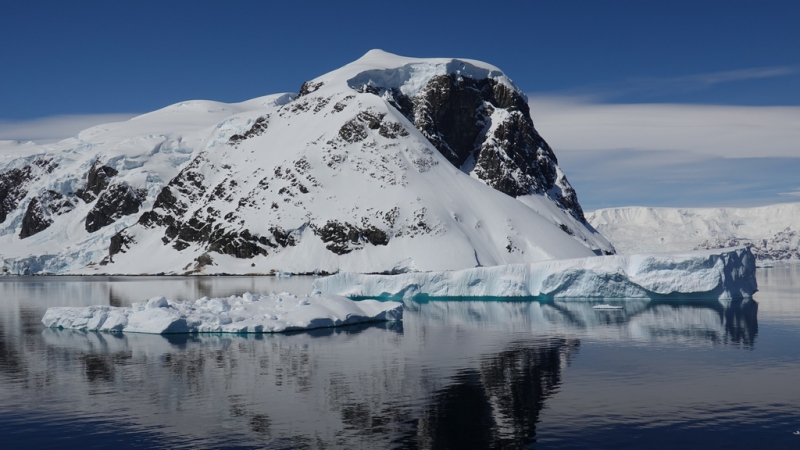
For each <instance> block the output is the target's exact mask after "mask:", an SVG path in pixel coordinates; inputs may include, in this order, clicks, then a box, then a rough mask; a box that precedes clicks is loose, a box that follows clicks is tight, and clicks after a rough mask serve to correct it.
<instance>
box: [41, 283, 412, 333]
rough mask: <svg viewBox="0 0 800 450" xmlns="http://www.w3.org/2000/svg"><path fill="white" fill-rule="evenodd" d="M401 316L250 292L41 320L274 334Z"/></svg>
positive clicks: (370, 306) (344, 302) (76, 311)
mask: <svg viewBox="0 0 800 450" xmlns="http://www.w3.org/2000/svg"><path fill="white" fill-rule="evenodd" d="M402 318H403V305H402V303H398V302H380V301H377V300H364V301H353V300H350V299H348V298H346V297H341V296H337V295H310V296H309V295H305V296H296V295H292V294H289V293H282V294H278V295H276V294H269V295H266V294H264V295H253V294H250V293H249V292H248V293H245V294H244V295H242V296H241V297H237V296H231V297H228V298H208V297H203V298H201V299H198V300H195V301H179V300H167V299H166V298H164V297H153V298H151V299H150V300H148V301H146V302H137V303H133V305H132V306H130V307H114V306H88V307H55V308H48V310H47V312H46V313H45V315H44V317H43V318H42V323H44V324H45V326H47V327H49V328H66V329H73V330H83V331H107V332H133V333H150V334H171V333H278V332H283V331H295V330H310V329H313V328H325V327H336V326H341V325H350V324H355V323H362V322H374V321H395V320H402Z"/></svg>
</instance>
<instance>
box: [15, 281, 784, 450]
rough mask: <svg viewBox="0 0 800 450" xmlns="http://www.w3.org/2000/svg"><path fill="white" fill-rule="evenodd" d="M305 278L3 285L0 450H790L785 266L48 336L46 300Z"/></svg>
mask: <svg viewBox="0 0 800 450" xmlns="http://www.w3.org/2000/svg"><path fill="white" fill-rule="evenodd" d="M311 281H312V280H311V279H310V278H307V277H294V278H288V279H285V278H269V277H262V278H250V277H212V278H179V277H175V278H171V277H152V278H150V277H144V278H143V277H131V278H125V277H109V278H99V277H92V278H77V277H76V278H72V277H33V278H13V277H9V278H0V448H9V449H10V448H28V449H36V448H115V449H128V448H392V447H393V448H452V449H464V448H535V449H556V448H558V449H560V448H598V449H604V448H608V449H612V448H613V449H619V448H682V449H687V448H747V449H752V448H787V449H798V448H800V436H797V435H794V434H792V432H793V431H795V430H800V265H780V266H775V267H774V268H771V269H759V271H758V281H759V287H760V292H758V293H757V294H756V297H755V299H754V300H748V301H733V302H730V301H726V302H707V301H705V302H685V301H682V302H647V301H626V302H615V303H616V304H620V305H623V306H624V309H622V310H617V311H595V310H593V309H592V306H593V305H595V304H598V302H592V301H580V300H572V301H564V302H562V301H557V302H539V301H528V300H522V301H521V300H516V301H502V300H496V301H467V300H464V301H449V302H442V301H428V302H407V303H406V312H405V320H404V321H403V322H402V323H388V324H387V323H384V324H374V325H370V326H356V327H345V328H338V329H325V330H317V331H314V332H308V333H294V334H278V335H249V336H238V335H190V336H187V335H176V336H168V337H163V336H151V335H137V334H124V335H123V334H102V333H84V332H75V331H67V330H51V329H45V328H44V327H43V326H42V325H41V322H40V320H41V317H42V316H43V315H44V312H45V310H46V309H47V308H48V307H50V306H84V305H92V304H110V305H115V306H120V305H128V304H130V303H131V302H133V301H140V300H143V299H146V298H149V297H152V296H155V295H166V296H167V297H170V298H180V299H195V298H199V297H202V296H204V295H208V296H228V295H231V294H242V293H244V292H247V291H249V292H253V293H256V292H269V291H276V292H281V291H289V292H294V293H307V292H309V291H310V284H311Z"/></svg>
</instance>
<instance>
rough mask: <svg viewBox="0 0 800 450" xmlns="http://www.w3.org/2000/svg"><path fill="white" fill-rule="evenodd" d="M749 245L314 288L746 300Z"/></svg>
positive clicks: (342, 278)
mask: <svg viewBox="0 0 800 450" xmlns="http://www.w3.org/2000/svg"><path fill="white" fill-rule="evenodd" d="M755 269H756V265H755V257H754V256H753V254H752V253H751V251H750V249H748V248H746V247H742V248H733V249H724V250H709V251H695V252H686V253H672V254H658V253H652V254H638V255H611V256H596V257H590V258H577V259H567V260H557V261H544V262H538V263H531V264H510V265H503V266H493V267H476V268H472V269H464V270H457V271H447V272H426V273H407V274H400V275H368V274H357V273H339V274H336V275H332V276H329V277H324V278H319V279H317V280H315V281H314V286H313V289H314V292H315V293H324V294H334V295H344V296H347V297H351V298H404V299H410V298H423V297H535V298H542V299H554V298H609V299H660V298H692V299H718V300H719V299H742V298H750V297H751V296H752V294H753V293H755V292H756V291H757V290H758V285H757V283H756V276H755Z"/></svg>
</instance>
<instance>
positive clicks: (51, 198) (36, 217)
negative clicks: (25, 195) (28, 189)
mask: <svg viewBox="0 0 800 450" xmlns="http://www.w3.org/2000/svg"><path fill="white" fill-rule="evenodd" d="M73 209H75V205H74V204H73V203H72V202H71V201H70V200H69V199H67V198H65V197H64V196H63V195H61V194H59V193H58V192H56V191H46V192H44V193H43V194H41V195H40V196H38V197H34V198H33V200H31V201H30V203H28V208H27V210H26V211H25V216H24V217H23V218H22V229H21V230H20V232H19V237H20V239H25V238H26V237H29V236H33V235H34V234H36V233H39V232H41V231H44V230H46V229H47V228H48V227H49V226H50V225H51V224H52V223H53V219H52V218H51V217H53V216H60V215H62V214H66V213H68V212H70V211H72V210H73Z"/></svg>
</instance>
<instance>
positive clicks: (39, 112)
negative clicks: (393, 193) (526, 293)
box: [0, 0, 800, 210]
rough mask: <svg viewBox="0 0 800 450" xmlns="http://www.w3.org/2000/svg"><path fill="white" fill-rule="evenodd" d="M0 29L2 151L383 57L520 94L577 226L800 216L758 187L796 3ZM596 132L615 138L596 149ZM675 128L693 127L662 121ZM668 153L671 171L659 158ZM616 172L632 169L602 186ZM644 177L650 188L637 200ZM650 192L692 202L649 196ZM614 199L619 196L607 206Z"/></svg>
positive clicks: (61, 15) (113, 9) (386, 10)
mask: <svg viewBox="0 0 800 450" xmlns="http://www.w3.org/2000/svg"><path fill="white" fill-rule="evenodd" d="M0 17H2V22H3V24H2V26H0V61H2V70H0V139H29V138H37V137H39V138H41V137H43V136H42V135H41V134H42V133H45V134H47V132H48V131H49V134H51V135H52V136H45V137H48V138H56V137H65V136H68V135H69V134H74V131H76V130H73V128H75V127H81V126H84V125H86V126H88V125H90V124H92V123H96V122H97V121H98V120H99V121H102V120H103V118H104V117H106V118H118V117H124V115H125V114H133V113H142V112H147V111H151V110H154V109H157V108H161V107H163V106H166V105H168V104H172V103H176V102H179V101H183V100H188V99H198V98H199V99H211V100H219V101H227V102H235V101H241V100H246V99H249V98H252V97H257V96H261V95H265V94H270V93H276V92H285V91H296V90H297V89H298V88H299V86H300V84H301V83H302V82H303V81H305V80H307V79H310V78H314V77H316V76H318V75H320V74H322V73H324V72H327V71H329V70H332V69H335V68H337V67H339V66H341V65H343V64H345V63H347V62H349V61H352V60H354V59H356V58H358V57H359V56H361V55H362V54H363V53H365V52H366V51H367V50H369V49H371V48H381V49H384V50H386V51H390V52H393V53H398V54H403V55H408V56H419V57H442V56H453V57H463V58H473V59H479V60H484V61H487V62H490V63H492V64H494V65H496V66H498V67H500V68H502V69H503V70H504V71H505V72H506V73H507V74H508V75H509V76H510V77H511V78H512V79H513V80H514V81H515V82H516V84H517V85H518V86H519V87H520V88H522V89H523V90H524V91H526V92H528V93H529V95H530V97H531V107H532V110H533V112H534V120H535V121H536V123H537V128H538V129H539V131H540V132H541V133H542V135H543V136H544V137H545V139H547V140H548V141H549V142H550V143H551V145H552V146H553V147H554V149H555V151H556V154H557V155H558V156H559V158H560V159H561V161H562V165H563V166H564V169H565V172H566V173H567V175H568V177H569V178H570V180H571V181H572V182H573V184H574V185H575V186H576V189H577V190H578V195H579V198H581V201H582V203H583V204H584V206H585V207H586V209H589V210H591V209H594V208H596V207H602V206H616V205H622V204H631V203H636V204H652V205H670V206H703V205H715V204H741V205H745V204H763V203H769V202H777V201H790V200H793V199H794V200H800V197H798V196H794V195H792V194H791V193H792V192H795V191H800V176H796V177H795V176H794V175H792V174H791V173H787V174H785V175H777V176H776V175H774V174H772V171H770V170H768V168H769V167H772V164H778V165H779V166H780V167H794V168H797V169H800V148H798V144H796V143H795V144H794V146H792V141H793V139H794V138H795V137H796V135H797V128H798V127H800V125H796V126H793V125H792V123H793V119H794V118H795V117H800V116H796V114H798V111H800V26H799V25H798V24H799V23H800V2H798V1H779V0H777V1H768V2H756V1H702V2H697V1H674V0H673V1H568V2H555V1H547V2H545V1H519V2H513V1H512V2H497V1H495V2H491V3H490V2H486V1H481V2H478V1H460V2H431V1H425V2H417V1H405V2H385V1H372V2H348V1H340V2H325V3H323V2H306V1H294V2H254V1H253V2H251V1H230V2H224V3H223V2H210V1H191V2H189V1H159V2H148V1H136V2H134V1H114V2H107V1H75V2H63V1H53V2H44V1H29V2H8V1H5V0H0ZM598 105H630V106H632V107H631V108H629V109H625V110H608V109H602V108H597V106H598ZM667 105H669V106H670V107H673V109H669V108H667V109H664V108H666V107H667ZM708 105H715V106H722V107H724V106H737V107H739V109H736V111H738V113H740V114H738V113H737V115H734V116H731V117H730V123H729V124H728V125H729V128H725V126H723V125H724V124H723V125H720V124H719V123H717V122H718V118H719V117H723V118H724V117H728V116H727V115H726V113H725V111H724V110H720V109H718V108H717V109H714V108H711V109H703V107H704V106H708ZM633 106H635V107H633ZM676 106H680V107H681V108H685V109H680V110H675V109H674V107H676ZM775 106H782V107H785V110H775V109H772V108H770V107H775ZM637 108H638V109H637ZM554 110H555V111H558V112H559V113H558V114H555V113H553V112H552V111H554ZM609 111H611V112H609ZM683 111H685V112H686V114H683ZM776 111H777V112H776ZM781 111H785V112H784V113H782V112H781ZM119 114H121V115H119ZM609 114H611V117H613V118H614V120H616V121H617V122H618V124H622V126H618V127H617V128H615V130H616V131H615V133H616V134H615V135H614V136H611V137H609V136H606V135H607V134H608V133H605V134H604V135H603V136H601V137H599V138H597V139H593V138H592V137H593V136H594V135H596V134H597V133H596V130H597V128H596V127H597V123H602V119H603V118H605V117H609ZM626 114H628V115H627V116H626ZM663 114H667V116H668V117H670V118H671V119H670V120H672V122H671V123H672V126H673V127H675V126H679V129H677V130H675V133H678V134H677V136H678V138H679V139H677V141H676V144H675V145H674V148H664V146H663V145H661V144H660V142H663V139H661V136H662V134H663V133H661V132H659V131H658V130H655V128H654V127H655V126H656V124H657V123H658V120H657V118H659V117H662V116H663ZM642 115H646V116H648V117H651V116H652V117H655V118H656V119H654V121H653V123H650V124H647V125H646V127H640V124H637V123H636V121H635V120H633V119H636V118H639V117H641V116H642ZM54 116H58V117H54ZM684 116H685V117H689V118H692V119H691V121H688V122H686V123H685V124H681V122H680V121H679V120H677V119H675V118H676V117H677V118H680V117H684ZM775 117H777V118H778V119H784V120H779V122H781V123H782V125H781V126H780V127H778V128H777V129H775V127H772V126H771V125H769V124H770V123H771V121H772V120H773V118H775ZM751 118H752V119H751ZM579 119H580V120H579ZM687 120H688V119H687ZM628 123H630V126H626V124H628ZM706 124H712V125H713V126H711V127H710V129H712V130H713V133H711V134H709V135H707V136H704V135H702V133H701V134H700V135H698V134H697V133H695V132H693V134H691V135H688V136H686V139H684V140H681V139H680V137H681V135H680V133H681V130H680V128H681V127H692V128H700V129H703V127H704V126H705V125H706ZM754 124H755V125H754ZM548 127H549V128H548ZM593 127H594V128H593ZM637 127H638V128H637ZM745 128H746V129H756V128H758V130H760V131H757V132H756V133H755V134H750V135H747V136H745V137H744V139H743V140H742V144H741V145H739V144H736V142H734V143H733V144H731V143H730V142H729V141H726V140H725V139H721V140H719V139H718V140H717V141H715V140H714V136H722V135H726V134H730V133H731V132H734V131H736V130H741V129H745ZM26 130H27V131H26ZM31 130H34V131H31ZM565 130H566V131H565ZM642 130H645V131H648V130H649V131H648V132H645V131H642ZM654 130H655V131H654ZM662 132H663V130H662ZM37 133H38V134H37ZM59 133H62V134H63V133H67V134H65V135H64V136H59ZM648 133H650V134H648ZM601 134H602V133H601ZM629 135H630V136H629ZM773 135H775V136H776V137H775V141H774V142H773V138H772V137H771V136H773ZM576 136H577V137H583V139H577V138H576ZM764 139H766V140H764ZM737 142H738V141H737ZM794 142H797V141H794ZM753 143H758V144H757V145H754V144H753ZM709 148H711V149H710V150H709ZM726 149H729V152H730V153H728V154H726V153H725V151H726ZM776 149H777V150H776ZM671 151H672V152H674V157H673V158H661V157H659V156H658V155H663V154H664V152H667V153H669V152H671ZM659 152H660V153H659ZM650 156H652V158H649V157H650ZM698 158H700V159H698ZM754 158H755V159H758V160H759V161H762V160H763V161H762V163H758V164H753V163H752V161H750V160H751V159H754ZM776 158H782V160H781V162H780V163H777V162H776V161H778V160H777V159H776ZM718 160H724V161H725V164H716V163H715V161H716V162H719V161H718ZM598 161H603V162H604V163H607V164H606V165H608V164H611V168H610V169H609V171H607V173H608V175H607V176H606V177H605V178H602V177H599V178H598V176H599V174H597V173H595V171H593V170H592V168H594V167H597V163H598ZM614 161H621V162H622V163H621V164H619V166H625V167H629V166H630V165H631V164H633V163H634V162H637V161H638V162H639V165H638V166H636V168H635V169H630V167H629V169H630V170H626V171H623V170H621V169H619V170H612V169H613V168H614V167H616V166H615V165H614V164H613V162H614ZM648 161H650V162H652V161H661V162H660V163H659V164H652V163H648ZM704 163H708V164H709V167H710V168H714V167H718V168H719V167H723V166H724V167H726V169H725V170H724V171H723V172H724V173H718V172H715V171H713V170H710V171H709V173H707V174H705V176H703V174H701V173H697V172H696V171H691V170H689V168H694V167H697V166H698V165H701V166H702V164H704ZM631 167H632V166H631ZM756 170H760V172H757V173H756V172H755V171H756ZM648 171H652V176H649V177H646V178H648V179H649V180H650V182H649V183H645V184H638V183H644V182H643V181H641V180H639V178H641V176H643V174H647V173H649V172H648ZM737 173H747V174H748V176H750V177H751V178H753V183H755V185H750V187H748V188H745V187H740V188H736V187H730V188H729V189H728V191H727V192H729V194H728V195H727V197H726V195H725V189H722V190H721V191H720V193H719V194H715V195H705V196H704V195H701V194H702V191H703V190H705V189H709V186H708V183H709V180H712V179H717V180H718V181H719V182H720V183H721V186H725V185H726V180H729V178H728V177H730V176H735V175H736V174H737ZM794 173H800V172H797V171H795V172H794ZM634 175H635V176H634ZM656 175H658V176H656ZM687 176H694V177H696V178H686V177H687ZM664 177H666V178H667V181H669V180H684V181H683V183H682V186H694V187H695V188H697V189H699V190H700V192H697V191H695V190H693V189H689V190H688V191H689V192H688V193H687V192H684V191H686V189H678V190H676V189H674V188H672V189H670V186H669V185H668V184H659V183H660V182H656V181H653V180H655V179H664ZM776 177H777V179H776ZM637 180H639V181H637ZM759 180H760V181H759ZM664 183H666V181H664ZM792 183H794V184H792ZM620 185H626V186H630V188H631V190H630V191H627V194H626V193H625V192H620V190H619V186H620ZM637 186H638V188H637ZM659 186H660V187H662V188H663V191H664V192H662V190H658V189H656V188H659ZM653 189H656V191H653ZM737 189H738V190H737ZM650 191H653V192H651V193H649V194H647V192H650ZM670 191H671V192H673V194H669V192H670Z"/></svg>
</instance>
